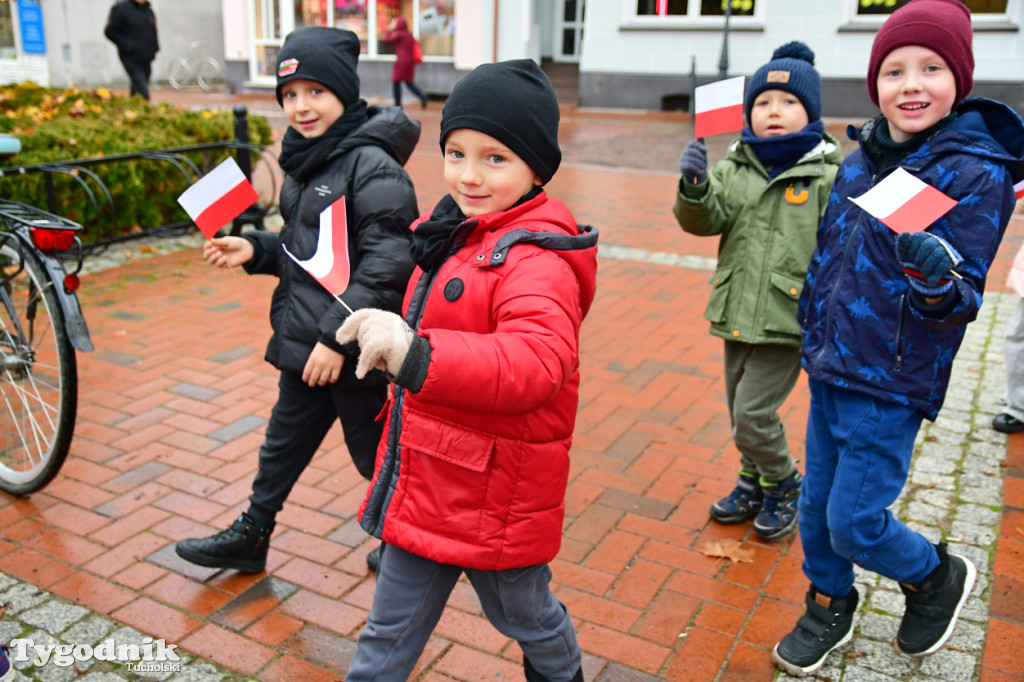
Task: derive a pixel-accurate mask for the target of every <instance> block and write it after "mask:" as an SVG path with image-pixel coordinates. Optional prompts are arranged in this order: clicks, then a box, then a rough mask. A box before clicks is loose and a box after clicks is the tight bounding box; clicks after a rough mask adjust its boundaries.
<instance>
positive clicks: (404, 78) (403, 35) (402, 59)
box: [384, 17, 427, 108]
mask: <svg viewBox="0 0 1024 682" xmlns="http://www.w3.org/2000/svg"><path fill="white" fill-rule="evenodd" d="M384 42H386V43H393V44H394V46H395V66H394V68H392V69H391V87H392V88H394V92H395V106H396V107H400V106H402V83H405V84H406V85H407V86H409V89H410V90H412V94H414V95H416V96H417V97H419V98H420V106H421V107H424V108H426V106H427V96H426V95H424V94H423V91H422V90H420V88H419V86H417V85H416V83H415V82H414V81H415V79H416V61H415V60H414V59H413V46H414V45H415V43H416V39H415V38H413V37H412V34H411V33H409V25H408V24H407V23H406V21H405V17H395V18H394V19H392V20H391V23H389V24H388V32H387V34H385V36H384Z"/></svg>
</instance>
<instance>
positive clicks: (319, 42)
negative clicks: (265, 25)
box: [277, 26, 359, 108]
mask: <svg viewBox="0 0 1024 682" xmlns="http://www.w3.org/2000/svg"><path fill="white" fill-rule="evenodd" d="M358 64H359V38H358V37H357V36H356V34H355V33H352V31H343V30H342V29H340V28H330V27H329V26H303V27H302V28H297V29H295V30H294V31H292V32H291V33H289V34H288V37H286V38H285V39H284V45H282V46H281V51H280V52H278V53H277V103H278V104H283V101H282V99H281V86H282V85H284V84H285V83H287V82H288V81H293V80H298V79H300V78H302V79H305V80H310V81H316V82H317V83H320V84H321V85H324V86H326V87H327V89H328V90H330V91H331V92H333V93H334V94H335V95H337V96H338V99H340V100H341V103H342V104H344V105H345V108H348V107H350V106H351V105H352V104H353V103H355V102H356V101H358V100H359V74H358V73H356V66H357V65H358Z"/></svg>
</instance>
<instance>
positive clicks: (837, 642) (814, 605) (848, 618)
mask: <svg viewBox="0 0 1024 682" xmlns="http://www.w3.org/2000/svg"><path fill="white" fill-rule="evenodd" d="M859 601H860V595H859V594H858V593H857V590H856V588H853V589H851V590H850V593H849V594H848V595H846V596H845V597H843V598H842V599H837V598H835V597H829V596H827V595H824V594H822V593H820V592H818V591H817V590H815V589H814V586H813V585H812V586H811V587H810V589H809V590H807V597H806V598H805V603H806V605H807V610H806V611H804V615H802V616H800V620H798V621H797V623H796V627H795V628H794V629H793V631H792V632H790V633H789V634H788V635H786V636H785V637H783V638H782V641H781V642H779V643H778V644H776V645H775V649H774V650H773V651H772V661H773V662H774V663H775V666H776V667H777V668H779V669H780V670H783V671H785V672H787V673H789V674H790V675H792V676H793V677H805V676H807V675H809V674H811V673H813V672H814V671H815V670H817V669H818V668H820V667H821V666H822V665H823V664H824V663H825V658H826V657H827V656H828V655H829V654H830V653H832V651H834V650H835V649H838V648H839V647H841V646H844V645H846V644H847V643H848V642H849V641H850V639H851V638H852V637H853V614H854V612H856V610H857V603H858V602H859Z"/></svg>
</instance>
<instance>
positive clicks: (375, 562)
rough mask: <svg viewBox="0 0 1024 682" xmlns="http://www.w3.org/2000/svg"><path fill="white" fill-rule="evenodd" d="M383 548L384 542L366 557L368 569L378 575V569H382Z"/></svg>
mask: <svg viewBox="0 0 1024 682" xmlns="http://www.w3.org/2000/svg"><path fill="white" fill-rule="evenodd" d="M383 546H384V543H383V542H382V543H380V544H379V545H377V546H376V547H374V548H373V551H371V552H370V553H369V554H367V555H366V567H367V568H368V569H370V570H371V571H373V572H374V573H376V572H377V569H378V568H380V550H381V548H382V547H383Z"/></svg>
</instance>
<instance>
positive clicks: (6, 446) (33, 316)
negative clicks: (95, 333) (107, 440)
mask: <svg viewBox="0 0 1024 682" xmlns="http://www.w3.org/2000/svg"><path fill="white" fill-rule="evenodd" d="M13 240H14V238H11V239H10V240H8V242H7V243H6V244H4V245H3V246H0V281H3V279H6V278H7V277H10V279H7V281H6V283H4V284H3V285H2V286H0V489H3V490H6V491H7V492H9V493H12V494H14V495H27V494H28V493H31V492H35V491H37V490H39V489H41V488H42V487H43V486H45V485H46V484H47V483H49V482H50V481H51V480H53V477H54V476H56V475H57V472H58V471H59V470H60V467H61V465H62V464H63V463H64V459H65V458H66V457H67V454H68V448H69V447H70V446H71V435H72V432H73V431H74V428H75V412H76V409H77V404H78V369H77V365H76V362H75V351H74V348H72V346H71V341H70V340H69V339H68V335H67V332H66V331H65V329H64V314H63V312H62V311H61V308H60V304H59V302H58V301H57V296H56V295H55V294H54V293H53V287H54V286H55V285H54V283H53V282H51V281H50V279H49V278H48V277H47V275H46V271H45V270H44V269H43V267H42V265H41V264H40V263H39V262H38V261H37V260H36V256H35V255H34V254H32V253H30V252H28V250H27V249H26V253H25V254H24V259H25V262H24V264H23V265H24V267H20V265H22V264H21V259H22V254H20V253H19V250H18V249H17V248H16V244H14V243H13ZM19 270H20V271H19ZM13 273H16V274H13ZM56 286H61V285H59V284H58V285H56Z"/></svg>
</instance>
